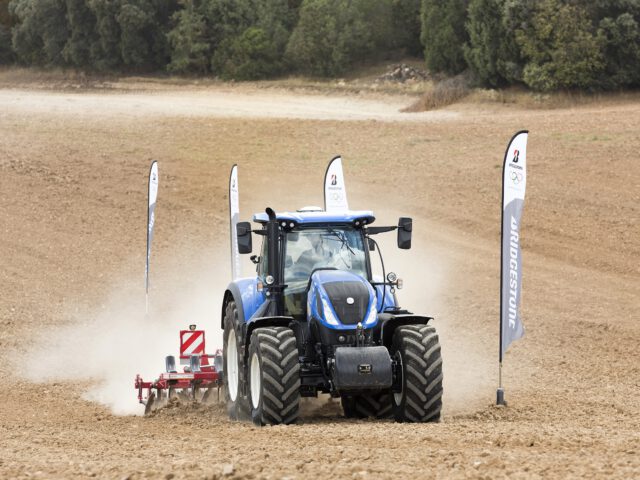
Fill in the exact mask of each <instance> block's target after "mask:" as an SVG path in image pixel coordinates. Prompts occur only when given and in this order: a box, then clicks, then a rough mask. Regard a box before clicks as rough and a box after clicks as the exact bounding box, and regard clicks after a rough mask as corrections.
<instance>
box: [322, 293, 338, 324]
mask: <svg viewBox="0 0 640 480" xmlns="http://www.w3.org/2000/svg"><path fill="white" fill-rule="evenodd" d="M322 310H323V313H324V319H325V321H326V322H327V323H328V324H329V325H340V322H339V321H338V319H337V318H336V316H335V315H334V314H333V310H332V309H331V307H330V306H329V304H328V303H327V301H326V300H325V299H324V298H323V299H322Z"/></svg>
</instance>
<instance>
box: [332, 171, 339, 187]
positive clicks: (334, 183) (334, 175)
mask: <svg viewBox="0 0 640 480" xmlns="http://www.w3.org/2000/svg"><path fill="white" fill-rule="evenodd" d="M337 184H338V176H337V175H336V174H335V173H333V174H331V185H337Z"/></svg>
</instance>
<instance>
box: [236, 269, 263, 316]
mask: <svg viewBox="0 0 640 480" xmlns="http://www.w3.org/2000/svg"><path fill="white" fill-rule="evenodd" d="M257 284H258V278H257V277H246V278H239V279H238V280H236V281H235V282H231V283H230V284H229V286H228V287H227V290H228V291H229V292H231V294H232V295H233V298H234V300H235V302H236V305H241V306H242V307H241V308H240V309H238V317H239V320H240V322H241V323H244V322H245V321H247V320H248V319H249V318H251V317H252V316H253V315H254V314H255V312H256V311H257V310H258V309H259V308H260V305H262V304H263V303H264V302H265V299H266V297H265V294H264V292H259V291H258V289H257Z"/></svg>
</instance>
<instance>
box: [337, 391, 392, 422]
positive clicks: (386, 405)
mask: <svg viewBox="0 0 640 480" xmlns="http://www.w3.org/2000/svg"><path fill="white" fill-rule="evenodd" d="M341 403H342V411H343V412H344V416H345V417H347V418H391V417H392V416H393V408H392V404H391V394H390V393H389V392H375V393H367V394H362V395H343V396H342V398H341Z"/></svg>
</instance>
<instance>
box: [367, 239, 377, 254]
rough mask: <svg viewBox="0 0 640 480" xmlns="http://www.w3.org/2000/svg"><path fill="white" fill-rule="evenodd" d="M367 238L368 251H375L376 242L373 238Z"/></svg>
mask: <svg viewBox="0 0 640 480" xmlns="http://www.w3.org/2000/svg"><path fill="white" fill-rule="evenodd" d="M367 240H369V251H370V252H375V251H376V242H374V241H373V239H371V238H368V239H367Z"/></svg>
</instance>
